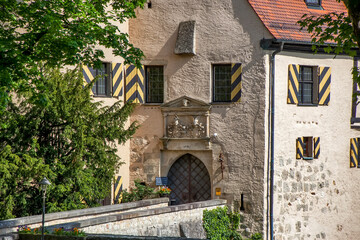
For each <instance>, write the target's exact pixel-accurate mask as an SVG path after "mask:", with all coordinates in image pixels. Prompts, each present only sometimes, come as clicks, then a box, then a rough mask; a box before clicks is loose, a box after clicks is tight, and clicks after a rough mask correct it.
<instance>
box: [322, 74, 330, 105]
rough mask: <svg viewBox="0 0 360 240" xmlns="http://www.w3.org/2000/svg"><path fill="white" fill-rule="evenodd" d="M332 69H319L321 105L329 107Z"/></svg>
mask: <svg viewBox="0 0 360 240" xmlns="http://www.w3.org/2000/svg"><path fill="white" fill-rule="evenodd" d="M330 83H331V68H330V67H320V68H319V105H329V102H330Z"/></svg>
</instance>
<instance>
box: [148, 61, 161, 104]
mask: <svg viewBox="0 0 360 240" xmlns="http://www.w3.org/2000/svg"><path fill="white" fill-rule="evenodd" d="M145 79H146V102H147V103H163V102H164V67H163V66H146V68H145Z"/></svg>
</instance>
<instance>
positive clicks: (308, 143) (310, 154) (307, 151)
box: [303, 136, 314, 160]
mask: <svg viewBox="0 0 360 240" xmlns="http://www.w3.org/2000/svg"><path fill="white" fill-rule="evenodd" d="M303 144H304V145H303V159H305V160H310V159H314V138H313V137H309V136H307V137H303Z"/></svg>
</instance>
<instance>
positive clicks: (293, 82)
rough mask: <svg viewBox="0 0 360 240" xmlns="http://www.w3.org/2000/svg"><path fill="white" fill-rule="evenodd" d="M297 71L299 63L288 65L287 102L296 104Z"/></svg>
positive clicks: (297, 88) (297, 90)
mask: <svg viewBox="0 0 360 240" xmlns="http://www.w3.org/2000/svg"><path fill="white" fill-rule="evenodd" d="M299 71H300V65H296V64H290V65H289V74H288V76H289V81H288V98H287V103H288V104H298V103H299V99H298V96H299V77H300V75H299Z"/></svg>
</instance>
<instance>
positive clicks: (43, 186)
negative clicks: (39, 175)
mask: <svg viewBox="0 0 360 240" xmlns="http://www.w3.org/2000/svg"><path fill="white" fill-rule="evenodd" d="M50 184H51V183H50V182H49V180H47V179H46V177H44V178H43V179H42V180H41V182H39V185H40V187H41V190H42V193H43V197H42V198H43V204H42V206H43V212H42V228H41V240H44V224H45V198H46V188H47V187H48V186H49V185H50Z"/></svg>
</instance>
